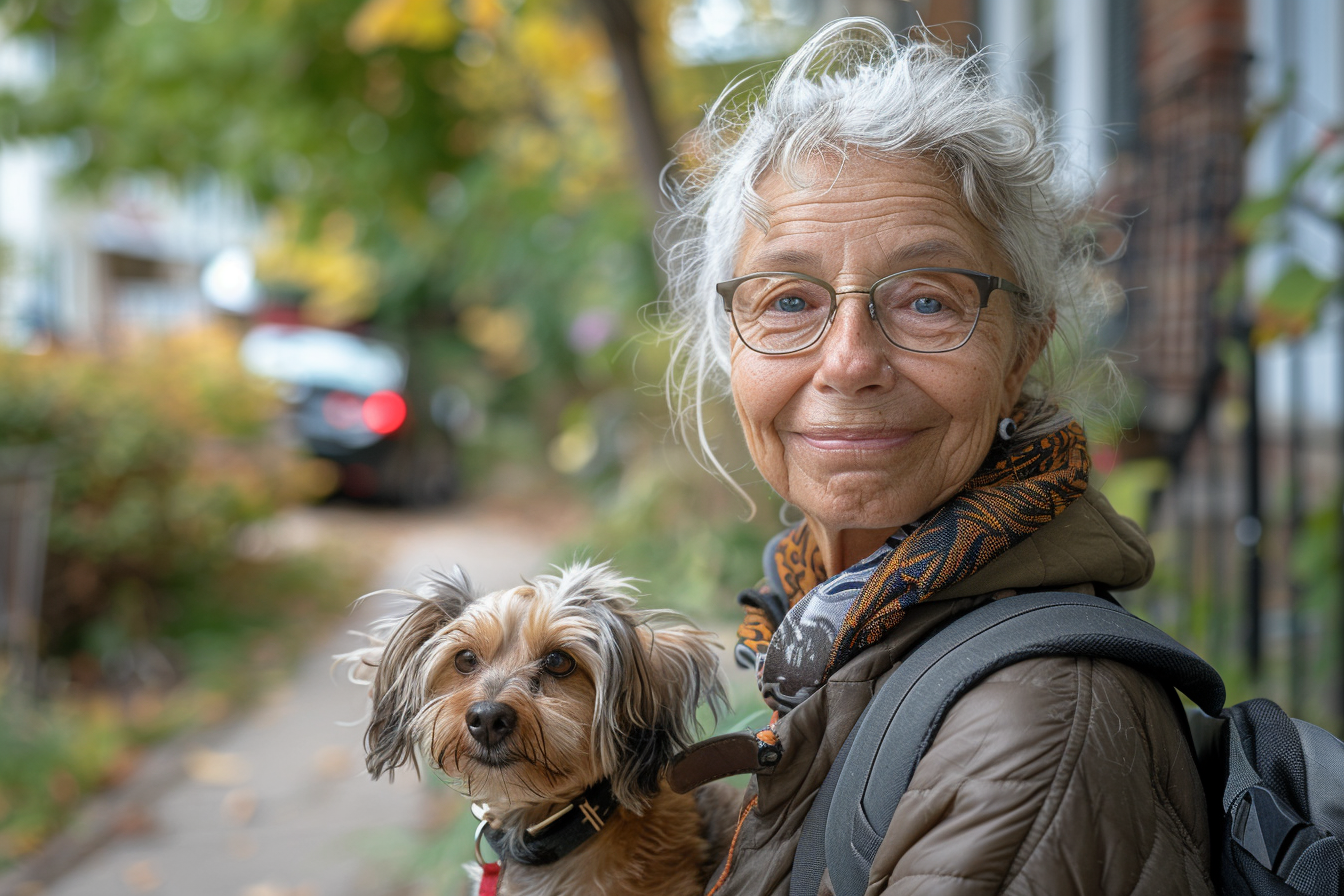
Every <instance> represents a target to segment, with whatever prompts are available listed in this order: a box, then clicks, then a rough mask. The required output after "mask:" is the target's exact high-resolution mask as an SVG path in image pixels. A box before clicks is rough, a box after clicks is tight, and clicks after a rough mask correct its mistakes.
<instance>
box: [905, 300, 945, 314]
mask: <svg viewBox="0 0 1344 896" xmlns="http://www.w3.org/2000/svg"><path fill="white" fill-rule="evenodd" d="M910 307H911V308H914V309H915V313H916V314H937V313H938V312H939V311H942V310H943V303H942V302H940V301H938V300H937V299H931V298H929V297H928V296H920V297H919V298H918V299H915V300H914V301H913V302H911V303H910Z"/></svg>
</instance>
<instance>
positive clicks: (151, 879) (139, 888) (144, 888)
mask: <svg viewBox="0 0 1344 896" xmlns="http://www.w3.org/2000/svg"><path fill="white" fill-rule="evenodd" d="M121 879H122V881H124V882H125V884H126V886H128V887H130V888H131V889H132V890H135V891H136V892H137V893H148V892H150V891H152V890H157V889H158V888H159V887H161V886H163V879H162V878H160V877H159V872H158V870H157V869H156V868H155V867H154V863H153V862H151V861H150V860H149V859H141V860H140V861H138V862H132V863H131V864H130V865H127V866H126V870H125V871H123V872H121Z"/></svg>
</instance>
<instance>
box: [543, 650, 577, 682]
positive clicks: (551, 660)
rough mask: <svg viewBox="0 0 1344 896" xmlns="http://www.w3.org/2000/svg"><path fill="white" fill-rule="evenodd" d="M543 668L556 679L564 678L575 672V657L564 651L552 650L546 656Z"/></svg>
mask: <svg viewBox="0 0 1344 896" xmlns="http://www.w3.org/2000/svg"><path fill="white" fill-rule="evenodd" d="M541 668H543V669H545V670H546V671H547V672H549V673H551V674H552V675H554V676H555V677H556V678H564V677H565V676H566V675H568V674H569V673H571V672H573V671H574V657H572V656H570V655H569V654H567V653H565V652H564V651H563V650H552V651H551V652H550V653H548V654H546V659H544V660H542V661H541Z"/></svg>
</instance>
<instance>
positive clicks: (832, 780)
mask: <svg viewBox="0 0 1344 896" xmlns="http://www.w3.org/2000/svg"><path fill="white" fill-rule="evenodd" d="M871 705H872V702H871V701H869V706H871ZM867 714H868V710H867V709H865V710H864V711H863V714H861V715H860V716H859V721H858V722H856V723H854V727H853V728H851V729H849V736H848V737H846V738H845V742H844V743H843V744H841V745H840V752H839V753H836V754H835V761H834V762H832V763H831V769H830V771H828V772H827V773H826V779H825V780H824V781H822V782H821V787H819V788H818V789H817V795H816V796H815V797H813V799H812V805H811V807H810V808H809V809H808V810H807V815H806V816H804V818H803V830H802V833H801V834H800V835H799V837H798V848H797V849H796V850H795V851H794V853H793V871H792V872H791V873H790V875H789V896H817V892H818V891H819V890H820V889H821V876H822V875H823V874H825V873H826V819H827V817H828V816H829V815H830V811H831V799H832V797H834V796H835V785H836V784H838V783H839V782H840V770H841V769H842V768H844V767H845V760H846V759H848V758H849V750H850V747H852V746H853V745H854V735H856V734H858V733H859V728H860V727H861V726H862V725H863V719H864V716H866V715H867Z"/></svg>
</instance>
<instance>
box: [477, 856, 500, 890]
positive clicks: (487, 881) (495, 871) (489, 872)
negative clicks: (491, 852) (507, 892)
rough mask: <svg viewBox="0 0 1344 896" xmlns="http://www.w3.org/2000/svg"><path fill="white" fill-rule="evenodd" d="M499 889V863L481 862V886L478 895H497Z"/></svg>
mask: <svg viewBox="0 0 1344 896" xmlns="http://www.w3.org/2000/svg"><path fill="white" fill-rule="evenodd" d="M498 889H499V863H498V862H482V863H481V888H480V889H479V890H477V891H476V892H477V896H496V893H497V892H498Z"/></svg>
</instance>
